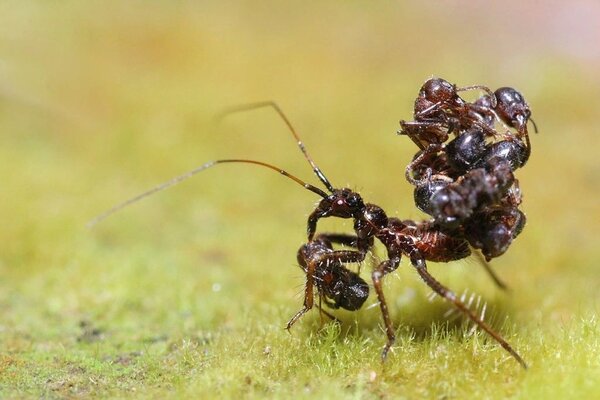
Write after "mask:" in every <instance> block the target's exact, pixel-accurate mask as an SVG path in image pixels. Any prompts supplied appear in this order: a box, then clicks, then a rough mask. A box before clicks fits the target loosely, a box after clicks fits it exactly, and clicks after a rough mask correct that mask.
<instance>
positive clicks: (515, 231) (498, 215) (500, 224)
mask: <svg viewBox="0 0 600 400" xmlns="http://www.w3.org/2000/svg"><path fill="white" fill-rule="evenodd" d="M525 222H526V218H525V214H523V213H522V212H521V211H520V210H519V209H517V208H516V207H493V208H488V209H485V210H483V211H481V212H478V213H476V214H475V215H473V217H472V218H471V219H470V220H469V221H468V223H467V224H466V227H465V237H466V238H467V240H468V241H469V243H470V244H471V246H473V247H474V248H476V249H481V252H482V253H483V255H484V256H485V258H486V260H488V261H489V260H491V259H492V258H495V257H498V256H501V255H502V254H504V253H505V252H506V250H508V247H509V246H510V244H511V243H512V241H513V240H514V239H515V238H516V237H517V236H518V235H519V234H520V233H521V231H522V230H523V228H524V227H525Z"/></svg>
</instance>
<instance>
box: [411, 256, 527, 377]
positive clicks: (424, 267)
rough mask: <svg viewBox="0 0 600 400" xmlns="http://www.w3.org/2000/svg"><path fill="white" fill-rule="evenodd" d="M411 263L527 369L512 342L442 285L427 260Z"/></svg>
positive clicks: (426, 279)
mask: <svg viewBox="0 0 600 400" xmlns="http://www.w3.org/2000/svg"><path fill="white" fill-rule="evenodd" d="M411 263H412V265H413V267H415V268H416V270H417V272H418V273H419V275H420V276H421V279H423V281H424V282H425V283H426V284H427V286H429V287H430V288H431V289H432V290H433V291H434V292H436V293H437V294H438V295H440V296H441V297H443V298H444V299H446V300H448V301H449V302H451V303H452V304H453V305H454V306H455V307H456V308H457V309H458V310H460V311H462V312H463V313H464V314H465V315H466V316H467V317H469V319H470V320H471V321H473V322H474V323H475V324H477V326H479V327H480V328H481V329H483V330H484V331H485V332H487V333H488V334H489V335H490V336H491V337H493V338H494V340H496V342H498V343H499V344H500V346H502V347H503V348H504V350H506V351H507V352H508V353H509V354H510V355H512V356H513V357H514V358H515V360H517V362H518V363H519V364H521V366H522V367H523V368H524V369H527V364H526V363H525V361H524V360H523V358H521V356H520V355H519V353H517V352H516V351H515V350H514V349H513V348H512V346H511V345H510V344H508V342H507V341H506V340H504V338H503V337H502V336H500V334H498V333H497V332H495V331H494V330H493V329H492V328H491V327H490V326H489V325H488V324H486V323H485V322H484V321H483V320H481V318H479V317H478V316H477V315H475V313H473V311H471V310H470V309H469V308H468V307H467V306H466V305H465V304H464V303H463V302H462V301H460V299H459V298H458V297H457V296H456V294H454V292H452V291H451V290H450V289H448V288H447V287H445V286H444V285H442V284H441V283H440V282H438V281H437V280H436V279H435V278H434V277H433V276H431V274H429V272H428V271H427V264H425V260H424V259H422V258H415V257H412V258H411Z"/></svg>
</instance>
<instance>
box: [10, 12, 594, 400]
mask: <svg viewBox="0 0 600 400" xmlns="http://www.w3.org/2000/svg"><path fill="white" fill-rule="evenodd" d="M465 4H466V3H465ZM512 4H513V6H514V7H517V9H518V10H517V11H518V12H513V13H510V14H509V13H508V12H507V10H505V9H503V8H500V7H498V8H494V7H491V8H490V9H483V8H481V7H480V6H465V7H464V8H459V6H458V5H450V3H448V4H447V5H444V6H443V7H442V8H439V7H433V6H422V5H418V4H417V3H414V4H413V3H406V4H400V5H398V4H396V5H394V4H391V3H386V4H380V5H378V6H372V7H369V8H367V7H366V6H365V5H363V4H361V3H359V2H346V3H343V4H342V3H338V2H324V3H320V4H319V5H318V6H316V5H315V6H314V8H310V7H307V6H306V5H304V4H301V3H300V2H292V3H286V4H285V5H283V4H282V3H278V2H268V3H260V4H258V3H255V2H235V3H230V2H213V3H205V2H197V3H193V2H183V1H181V2H179V1H178V2H167V1H152V2H142V1H130V2H117V1H102V2H100V1H89V2H87V1H86V2H79V1H64V2H34V1H31V2H17V1H6V2H2V4H0V160H1V161H2V165H1V166H0V182H1V186H2V195H0V221H1V223H0V397H1V398H76V397H86V398H88V397H93V398H137V397H150V398H200V397H201V398H211V397H219V398H223V397H229V398H232V397H238V398H264V397H270V398H290V397H291V396H293V397H294V398H406V399H413V398H437V399H441V398H444V399H454V398H455V399H459V398H520V399H545V400H547V399H554V398H556V399H564V398H598V397H600V389H598V385H597V382H598V377H600V322H599V320H598V311H599V306H600V302H599V297H598V287H599V284H600V280H599V278H598V273H599V272H600V249H599V246H598V237H600V235H599V234H598V233H599V232H598V230H599V228H600V226H599V225H600V222H599V216H600V210H599V206H598V197H597V196H598V193H599V189H600V169H599V165H598V159H597V148H596V147H597V146H596V145H597V137H598V136H597V131H598V128H597V118H598V110H599V109H600V101H599V100H598V99H600V89H599V87H600V77H599V76H598V74H597V70H598V67H599V66H600V65H599V64H600V60H599V59H598V55H597V54H595V53H593V52H592V51H591V50H590V51H588V52H587V53H585V54H583V55H581V54H579V53H577V49H581V48H582V43H583V44H585V43H588V45H589V47H590V48H592V49H593V46H594V45H595V44H594V43H593V37H590V36H589V35H586V34H585V32H583V31H580V30H578V28H582V27H584V26H585V24H583V23H582V24H581V26H570V25H568V26H565V25H560V24H558V25H557V24H554V25H553V24H552V21H553V20H552V19H551V18H550V17H549V16H548V15H554V14H551V12H552V10H553V9H552V8H551V7H550V8H549V9H548V10H550V11H548V13H549V14H548V15H547V14H544V13H540V12H539V10H536V9H535V8H532V7H533V6H532V5H529V4H528V3H525V4H522V3H517V2H513V3H512ZM531 4H534V3H531ZM511 10H512V11H515V10H514V8H513V9H511ZM588 14H589V13H588ZM509 17H510V21H511V25H510V26H509V25H507V24H506V23H507V20H508V19H509ZM564 21H566V22H565V23H566V24H569V22H568V21H569V20H568V19H565V20H564ZM556 29H558V33H557V31H556ZM582 29H583V28H582ZM563 31H564V32H567V31H568V32H569V35H562V33H561V32H563ZM519 34H522V35H523V36H524V37H525V38H526V39H527V40H523V39H524V37H519ZM578 35H581V36H578ZM583 47H585V46H583ZM433 74H435V75H438V76H442V77H445V78H447V79H449V80H451V81H454V82H456V83H458V84H463V85H467V84H473V83H484V84H488V85H490V86H491V87H499V86H504V85H511V86H514V87H516V88H519V89H520V90H521V91H522V92H523V93H524V94H525V96H526V97H527V99H528V100H529V102H530V104H531V106H532V109H533V113H534V118H535V120H536V122H537V124H538V126H539V127H540V131H541V132H540V134H539V135H535V136H534V137H533V139H532V140H533V155H532V157H531V159H530V161H529V163H528V165H527V166H526V168H524V169H523V170H521V171H519V173H518V177H519V179H520V181H521V188H522V190H523V193H524V204H523V209H524V211H525V212H526V213H527V217H528V225H527V227H526V229H525V231H524V232H523V234H522V235H521V236H520V237H519V238H518V240H517V241H516V242H515V243H514V244H513V246H512V247H511V249H510V250H509V251H508V253H507V254H505V255H504V256H503V257H501V258H498V259H496V260H494V262H493V265H494V267H495V268H496V269H497V271H498V273H499V274H500V275H501V276H502V277H503V278H504V279H505V280H506V281H508V282H509V284H510V287H511V291H509V292H508V293H504V292H502V291H499V290H497V289H496V288H495V287H494V286H493V284H492V283H491V282H490V281H489V279H488V278H487V276H486V275H485V273H484V272H483V271H482V269H481V268H480V267H478V265H477V263H476V261H475V260H467V261H464V262H456V263H452V264H437V265H435V264H433V265H431V266H430V269H431V271H432V273H433V274H435V276H437V277H438V278H439V279H440V280H441V281H442V282H444V283H446V284H447V285H449V286H450V287H452V288H454V289H455V290H456V291H457V292H459V293H463V292H465V293H466V295H467V297H470V296H471V294H475V297H474V298H475V299H476V300H475V301H474V306H475V303H476V302H477V301H479V307H480V308H481V307H483V304H485V305H486V308H487V314H486V315H487V320H488V321H489V322H490V323H491V324H492V325H493V326H494V327H495V328H496V329H498V330H499V331H500V332H502V334H503V335H504V336H505V337H506V338H507V339H508V340H509V341H510V342H511V343H512V344H513V345H514V347H515V348H517V349H518V350H519V352H520V353H521V354H522V355H523V357H524V358H525V359H526V360H527V362H528V363H529V364H530V369H529V370H528V371H523V370H522V369H521V368H519V366H518V364H517V363H515V362H514V360H513V359H511V358H510V357H509V356H508V355H507V353H506V352H504V351H503V350H502V349H501V348H499V346H497V345H496V344H495V343H494V342H493V341H491V340H489V338H488V337H486V335H484V334H482V333H480V332H478V331H473V330H472V329H471V328H472V327H471V326H470V325H469V324H467V323H465V322H464V321H462V320H461V319H460V318H456V315H454V314H453V315H450V316H448V315H447V314H448V310H449V306H448V305H446V304H445V303H444V302H443V301H442V300H440V299H433V300H430V299H428V296H429V291H428V290H427V288H426V287H425V285H423V283H422V282H420V281H419V279H418V277H417V276H416V274H415V273H414V271H412V270H411V268H410V267H409V265H408V264H406V263H403V264H402V266H401V267H400V269H399V270H398V272H397V273H394V274H393V275H392V276H390V277H389V278H388V279H387V282H386V287H385V290H386V293H387V295H388V298H389V301H390V304H391V311H392V315H393V320H394V323H395V324H396V326H398V342H397V344H396V346H395V347H394V349H393V352H392V353H391V354H390V356H389V357H388V360H387V362H386V363H385V365H382V364H381V362H380V359H379V353H380V349H381V346H382V345H383V343H384V334H383V331H382V328H381V322H380V314H379V311H378V309H377V307H376V306H375V307H364V308H363V309H362V310H361V311H359V312H357V313H347V312H346V313H344V312H342V313H336V315H337V316H338V317H339V318H340V319H341V320H342V323H341V324H330V323H326V324H321V321H320V318H319V315H318V313H317V312H316V311H315V312H312V313H310V314H308V315H307V316H306V317H305V318H304V319H302V320H301V321H300V322H298V323H297V324H296V325H295V326H294V328H293V329H292V331H291V334H288V333H287V332H286V331H285V330H284V329H283V327H284V326H285V323H286V322H287V320H288V319H289V318H290V316H291V315H293V314H294V312H296V311H297V310H298V309H299V308H300V306H301V302H302V285H303V276H302V271H301V270H300V269H299V268H298V266H297V264H296V259H295V254H296V250H297V248H298V247H299V246H300V245H301V244H302V243H303V240H305V221H306V216H307V214H308V213H309V212H310V211H311V209H312V207H313V205H314V203H315V201H316V200H317V199H316V198H315V196H314V194H312V193H310V192H308V191H303V190H302V189H300V188H298V186H296V185H294V184H293V183H292V182H290V181H288V180H285V179H283V178H281V177H279V176H277V175H276V174H273V173H272V172H270V171H266V170H265V171H263V170H259V169H257V168H253V167H250V166H235V165H223V166H218V167H216V168H214V169H212V170H208V171H206V172H204V173H203V174H202V175H201V176H198V177H196V178H194V179H193V180H190V181H188V182H186V183H185V184H182V185H180V186H178V187H176V188H172V189H171V190H169V191H168V192H163V193H161V194H158V195H156V196H154V197H153V198H149V199H146V200H145V201H144V202H143V203H140V204H138V205H136V206H133V207H131V208H129V209H127V210H123V211H122V212H120V213H119V214H116V215H114V216H113V217H111V218H110V219H107V220H106V221H104V222H103V223H102V224H100V225H98V226H97V227H96V228H94V229H93V230H88V229H86V228H85V224H86V222H87V221H88V220H89V219H91V218H92V217H93V216H95V215H97V214H98V213H100V212H102V211H104V210H105V209H107V208H108V207H110V206H112V205H113V204H115V203H117V202H119V201H121V200H124V199H125V198H127V197H129V196H131V195H133V194H136V193H138V192H140V191H143V190H145V189H147V188H149V187H151V186H152V185H154V184H156V183H158V182H160V181H163V180H166V179H168V178H170V177H172V176H174V175H177V174H179V173H181V172H183V171H186V170H189V169H191V168H193V167H195V166H197V165H200V164H202V163H203V162H205V161H208V160H212V159H216V158H231V157H246V158H253V159H260V160H264V161H268V162H272V163H275V164H277V165H280V166H281V167H284V168H285V169H287V170H289V171H290V172H292V173H294V174H296V175H298V176H300V177H302V178H304V179H307V180H310V181H311V182H314V181H315V179H314V178H313V176H312V175H311V171H310V169H309V167H308V165H307V163H306V162H305V161H304V160H303V159H302V156H301V154H300V152H299V151H298V149H297V148H296V147H295V144H294V141H293V140H292V139H291V137H290V135H289V133H288V132H287V131H286V129H285V127H284V125H283V124H282V123H281V121H280V120H278V119H277V118H276V116H275V115H274V113H272V112H270V111H268V110H262V111H255V112H253V113H248V114H244V115H237V116H235V117H231V118H229V119H227V120H226V121H224V122H223V123H221V124H216V123H215V121H214V119H213V117H214V115H216V113H217V112H218V111H219V110H221V109H222V108H223V107H226V106H230V105H232V104H239V103H245V102H249V101H257V100H266V99H273V100H277V101H278V102H279V103H280V104H281V106H282V107H283V108H284V109H285V110H286V112H287V113H288V115H289V117H290V119H291V120H292V122H293V123H294V125H295V126H296V128H297V129H298V130H299V131H300V132H301V134H302V136H303V138H304V140H305V142H306V145H307V146H308V148H309V150H310V151H311V153H312V155H313V157H314V158H315V159H316V160H317V162H318V163H319V165H320V166H321V168H322V169H323V170H324V171H325V172H326V174H327V176H328V177H329V178H330V179H331V180H332V181H333V182H334V183H335V184H336V185H338V186H342V185H350V186H351V187H353V188H356V189H358V190H359V191H360V192H361V193H362V194H363V196H364V197H365V198H366V199H368V201H371V202H374V203H377V204H380V205H381V206H383V207H384V208H385V209H386V210H388V212H389V213H390V214H392V215H398V216H400V217H403V218H421V217H423V216H422V215H421V214H420V213H419V212H418V211H417V210H416V209H415V207H414V204H413V201H412V194H411V188H410V186H409V185H408V184H407V183H406V182H405V181H404V178H403V170H404V167H405V165H406V164H407V163H408V162H409V160H410V158H411V156H412V155H413V153H414V151H415V149H414V148H413V145H412V144H411V143H410V142H409V141H408V140H407V139H406V138H402V137H397V136H396V135H395V131H396V129H397V128H398V120H399V119H401V118H405V119H408V118H410V113H411V109H412V102H413V99H414V97H415V95H416V93H417V91H418V88H419V86H420V85H421V83H422V82H423V81H424V80H425V79H426V78H428V77H429V76H431V75H433ZM321 226H322V229H323V230H325V229H328V230H329V229H335V230H340V231H346V232H349V231H351V224H349V223H341V222H335V221H324V223H323V224H322V225H321ZM381 250H382V249H378V254H379V255H382V253H383V252H382V251H381ZM369 267H370V266H369V265H366V266H365V267H364V268H365V269H366V270H368V268H369ZM368 304H369V305H373V304H374V299H370V300H369V303H368Z"/></svg>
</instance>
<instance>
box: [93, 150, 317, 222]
mask: <svg viewBox="0 0 600 400" xmlns="http://www.w3.org/2000/svg"><path fill="white" fill-rule="evenodd" d="M224 163H245V164H254V165H260V166H262V167H266V168H270V169H272V170H274V171H276V172H279V173H280V174H281V175H283V176H285V177H287V178H290V179H292V180H293V181H294V182H296V183H298V184H299V185H301V186H302V187H304V188H305V189H308V190H310V191H311V192H313V193H316V194H318V195H319V196H321V197H323V198H325V197H327V193H325V192H324V191H323V190H321V189H319V188H318V187H315V186H313V185H311V184H310V183H306V182H304V181H303V180H301V179H299V178H297V177H295V176H294V175H292V174H290V173H289V172H287V171H285V170H283V169H281V168H279V167H276V166H274V165H271V164H268V163H266V162H262V161H255V160H246V159H224V160H214V161H209V162H207V163H205V164H202V165H201V166H199V167H197V168H194V169H193V170H191V171H188V172H186V173H184V174H182V175H179V176H176V177H175V178H172V179H170V180H168V181H166V182H163V183H161V184H159V185H157V186H155V187H153V188H152V189H150V190H147V191H145V192H143V193H140V194H138V195H137V196H134V197H132V198H130V199H128V200H125V201H124V202H122V203H119V204H117V205H116V206H114V207H112V208H110V209H109V210H107V211H105V212H103V213H102V214H100V215H98V216H97V217H95V218H94V219H92V220H91V221H90V222H88V223H87V225H86V226H87V227H88V228H93V227H94V225H96V224H98V223H99V222H101V221H103V220H105V219H106V218H108V217H109V216H111V215H112V214H114V213H116V212H117V211H119V210H121V209H123V208H125V207H127V206H129V205H131V204H133V203H137V202H138V201H140V200H142V199H143V198H145V197H148V196H150V195H152V194H154V193H156V192H160V191H162V190H165V189H167V188H169V187H171V186H174V185H177V184H178V183H180V182H182V181H184V180H186V179H188V178H191V177H192V176H194V175H196V174H197V173H199V172H202V171H204V170H206V169H208V168H211V167H214V166H215V165H217V164H224Z"/></svg>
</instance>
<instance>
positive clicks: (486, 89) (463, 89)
mask: <svg viewBox="0 0 600 400" xmlns="http://www.w3.org/2000/svg"><path fill="white" fill-rule="evenodd" d="M476 89H478V90H483V91H484V92H486V93H487V94H488V96H490V100H491V105H492V107H494V108H496V105H497V104H498V101H497V99H496V94H495V93H494V92H492V91H491V89H490V88H489V87H487V86H483V85H471V86H463V87H461V88H456V91H457V92H466V91H468V90H476Z"/></svg>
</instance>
